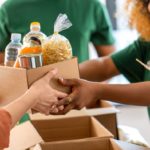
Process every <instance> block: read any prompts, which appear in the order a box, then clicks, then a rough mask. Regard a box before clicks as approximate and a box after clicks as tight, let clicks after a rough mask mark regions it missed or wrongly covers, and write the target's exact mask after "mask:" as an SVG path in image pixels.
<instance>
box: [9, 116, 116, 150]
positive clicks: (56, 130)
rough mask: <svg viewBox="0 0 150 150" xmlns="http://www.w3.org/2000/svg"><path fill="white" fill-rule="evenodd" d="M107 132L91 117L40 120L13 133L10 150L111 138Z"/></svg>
mask: <svg viewBox="0 0 150 150" xmlns="http://www.w3.org/2000/svg"><path fill="white" fill-rule="evenodd" d="M111 137H113V136H112V134H111V133H110V132H109V131H107V130H106V129H105V128H104V127H103V126H102V125H101V124H100V123H99V122H98V121H97V120H96V119H95V118H93V117H89V116H81V117H70V118H64V119H55V120H39V121H32V124H31V123H30V122H26V123H24V124H22V125H19V126H17V127H15V128H14V129H13V130H12V131H11V136H10V147H9V150H23V149H27V148H29V147H32V146H34V145H36V144H38V143H41V142H42V141H43V142H44V143H47V142H51V143H53V142H54V143H57V142H59V141H62V142H65V143H69V142H75V143H76V141H78V140H80V141H87V142H89V141H91V140H93V141H94V140H97V139H101V138H111Z"/></svg>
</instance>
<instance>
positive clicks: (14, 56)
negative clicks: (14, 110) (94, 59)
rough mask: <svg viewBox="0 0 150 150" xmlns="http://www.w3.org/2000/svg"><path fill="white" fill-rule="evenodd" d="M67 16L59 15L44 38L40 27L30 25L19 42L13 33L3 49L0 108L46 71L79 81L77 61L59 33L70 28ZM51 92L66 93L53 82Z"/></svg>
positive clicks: (19, 36)
mask: <svg viewBox="0 0 150 150" xmlns="http://www.w3.org/2000/svg"><path fill="white" fill-rule="evenodd" d="M71 25H72V24H71V22H70V21H69V19H68V18H67V15H65V14H60V15H59V16H58V18H57V19H56V22H55V25H54V33H53V34H52V35H51V36H49V37H46V35H45V34H44V33H42V32H41V31H40V28H41V27H40V23H39V22H32V23H31V26H30V32H29V33H27V34H26V35H25V36H24V38H23V44H21V42H20V41H21V35H20V34H18V33H17V34H16V33H13V34H12V35H11V42H10V43H9V44H8V45H7V47H6V49H5V59H4V66H0V72H1V73H0V82H1V89H0V93H1V95H0V105H1V106H2V105H5V104H7V103H9V102H10V101H12V100H14V99H16V98H17V97H19V96H21V95H22V94H23V93H24V92H25V91H26V90H27V89H28V88H29V87H30V85H31V84H32V83H33V82H34V81H35V80H37V79H39V78H40V77H42V76H43V75H45V74H46V73H47V72H48V71H50V70H52V69H54V68H57V69H58V77H63V78H79V70H78V62H77V58H74V57H73V56H72V47H71V44H70V42H69V40H68V39H67V38H65V37H64V36H62V35H60V34H59V32H60V31H62V30H64V29H67V28H69V27H70V26H71ZM50 84H51V85H52V87H53V88H55V89H57V90H60V91H63V92H69V89H67V88H64V87H61V85H59V84H58V82H57V81H56V79H54V80H53V81H51V83H50Z"/></svg>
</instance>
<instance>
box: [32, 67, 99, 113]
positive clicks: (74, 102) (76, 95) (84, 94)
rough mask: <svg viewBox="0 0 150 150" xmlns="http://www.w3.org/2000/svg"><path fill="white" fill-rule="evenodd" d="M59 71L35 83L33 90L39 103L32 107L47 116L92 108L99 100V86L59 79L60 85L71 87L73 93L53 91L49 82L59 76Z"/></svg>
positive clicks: (82, 81) (83, 81)
mask: <svg viewBox="0 0 150 150" xmlns="http://www.w3.org/2000/svg"><path fill="white" fill-rule="evenodd" d="M57 72H58V71H57V69H54V70H52V71H50V72H49V73H48V74H47V75H46V76H45V77H43V78H41V79H40V80H39V81H37V82H35V83H34V84H33V85H32V86H31V88H32V87H33V88H34V89H36V94H37V93H38V97H37V99H38V100H37V102H36V103H35V104H34V106H32V109H33V110H36V111H38V112H40V113H43V114H45V115H49V114H53V115H60V114H66V113H67V112H69V111H70V110H72V109H77V110H80V109H82V108H83V107H92V106H93V105H95V103H96V102H97V100H98V99H99V97H98V96H99V87H98V86H99V84H98V83H96V82H89V81H85V80H81V79H63V78H58V82H59V84H62V85H63V86H64V87H65V86H67V87H70V88H71V93H69V94H66V93H63V92H60V91H57V90H55V89H53V88H52V87H51V86H50V84H49V82H50V80H51V79H52V78H55V77H56V75H57Z"/></svg>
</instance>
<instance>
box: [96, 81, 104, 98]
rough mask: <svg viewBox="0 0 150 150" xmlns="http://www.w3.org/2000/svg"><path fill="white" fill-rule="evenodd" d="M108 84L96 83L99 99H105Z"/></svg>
mask: <svg viewBox="0 0 150 150" xmlns="http://www.w3.org/2000/svg"><path fill="white" fill-rule="evenodd" d="M105 86H106V84H103V83H98V82H97V83H95V95H96V98H97V99H104V95H105V94H104V92H105Z"/></svg>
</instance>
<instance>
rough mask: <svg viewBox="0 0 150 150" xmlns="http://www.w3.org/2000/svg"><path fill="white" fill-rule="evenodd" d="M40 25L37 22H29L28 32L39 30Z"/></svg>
mask: <svg viewBox="0 0 150 150" xmlns="http://www.w3.org/2000/svg"><path fill="white" fill-rule="evenodd" d="M40 29H41V25H40V23H39V22H31V24H30V30H40Z"/></svg>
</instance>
